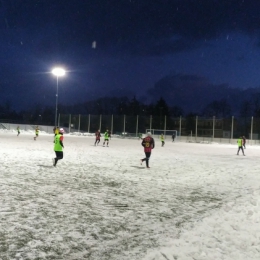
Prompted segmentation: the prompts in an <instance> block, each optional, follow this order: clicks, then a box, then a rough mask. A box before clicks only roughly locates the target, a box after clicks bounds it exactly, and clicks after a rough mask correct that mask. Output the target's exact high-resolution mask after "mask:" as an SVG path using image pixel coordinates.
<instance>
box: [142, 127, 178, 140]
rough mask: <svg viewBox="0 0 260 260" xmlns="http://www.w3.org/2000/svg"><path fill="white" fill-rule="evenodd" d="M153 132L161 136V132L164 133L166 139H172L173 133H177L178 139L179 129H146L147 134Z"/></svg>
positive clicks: (176, 137)
mask: <svg viewBox="0 0 260 260" xmlns="http://www.w3.org/2000/svg"><path fill="white" fill-rule="evenodd" d="M148 132H151V134H152V135H153V136H156V135H157V136H158V138H160V135H161V134H164V137H165V139H172V135H173V134H174V135H175V139H174V140H177V139H178V131H177V130H164V129H146V134H147V133H148Z"/></svg>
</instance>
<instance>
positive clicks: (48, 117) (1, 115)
mask: <svg viewBox="0 0 260 260" xmlns="http://www.w3.org/2000/svg"><path fill="white" fill-rule="evenodd" d="M58 113H60V114H74V115H75V114H82V115H87V114H92V115H101V114H102V115H112V114H113V115H127V116H135V115H140V116H150V115H153V116H160V117H162V116H170V117H179V116H183V117H192V116H195V115H196V116H201V117H212V116H216V117H218V118H227V117H230V116H232V115H236V116H240V117H244V118H245V117H251V116H254V117H260V94H259V95H255V96H254V97H252V98H251V99H250V100H247V101H244V102H243V103H241V104H240V108H239V111H232V107H231V105H230V104H229V103H228V102H227V100H225V99H221V100H215V101H212V102H210V103H208V104H207V105H205V106H204V107H202V108H201V110H200V111H190V112H188V113H185V112H184V110H183V109H182V108H181V107H179V106H175V105H174V104H167V103H166V101H165V99H163V98H162V97H161V98H159V99H158V100H157V102H155V103H151V104H144V103H142V101H140V100H137V99H136V98H135V97H133V98H132V99H129V98H127V97H121V98H117V97H114V98H99V99H96V100H92V101H87V102H84V103H80V104H75V105H69V106H66V105H64V104H59V105H58ZM54 116H55V107H43V106H41V105H35V106H34V108H33V109H31V110H23V111H19V112H17V111H15V110H13V109H12V108H11V106H10V105H9V104H5V105H2V106H1V105H0V119H1V120H2V121H3V120H8V121H21V122H24V123H36V124H41V123H44V124H50V125H52V124H53V118H54Z"/></svg>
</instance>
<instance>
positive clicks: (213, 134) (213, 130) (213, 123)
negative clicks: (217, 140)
mask: <svg viewBox="0 0 260 260" xmlns="http://www.w3.org/2000/svg"><path fill="white" fill-rule="evenodd" d="M212 127H213V129H212V142H213V141H214V137H215V116H213V121H212Z"/></svg>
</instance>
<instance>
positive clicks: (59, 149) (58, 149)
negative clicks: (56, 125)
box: [54, 134, 63, 152]
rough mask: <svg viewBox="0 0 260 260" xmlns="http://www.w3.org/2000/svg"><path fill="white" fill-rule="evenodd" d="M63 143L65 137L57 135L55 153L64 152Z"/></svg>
mask: <svg viewBox="0 0 260 260" xmlns="http://www.w3.org/2000/svg"><path fill="white" fill-rule="evenodd" d="M62 141H63V135H61V134H57V135H55V139H54V151H55V152H62V149H63V146H62V145H61V143H62Z"/></svg>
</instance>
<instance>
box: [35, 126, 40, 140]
mask: <svg viewBox="0 0 260 260" xmlns="http://www.w3.org/2000/svg"><path fill="white" fill-rule="evenodd" d="M39 131H40V130H39V127H38V126H36V128H35V137H34V141H36V138H37V137H38V136H39Z"/></svg>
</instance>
